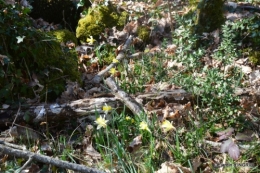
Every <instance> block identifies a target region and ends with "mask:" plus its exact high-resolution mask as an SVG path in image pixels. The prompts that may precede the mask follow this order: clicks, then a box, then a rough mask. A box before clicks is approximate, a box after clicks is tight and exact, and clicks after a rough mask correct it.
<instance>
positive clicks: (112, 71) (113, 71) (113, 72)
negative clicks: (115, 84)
mask: <svg viewBox="0 0 260 173" xmlns="http://www.w3.org/2000/svg"><path fill="white" fill-rule="evenodd" d="M109 72H110V73H111V74H112V75H114V74H115V73H116V72H117V71H116V69H115V68H111V69H110V70H109Z"/></svg>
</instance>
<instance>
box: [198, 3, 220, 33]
mask: <svg viewBox="0 0 260 173" xmlns="http://www.w3.org/2000/svg"><path fill="white" fill-rule="evenodd" d="M223 8H224V0H210V1H208V0H201V1H200V2H199V3H198V6H197V12H196V14H197V18H196V23H195V24H196V26H195V29H194V31H195V33H198V34H201V33H203V32H212V31H214V30H216V29H217V28H220V27H221V25H222V24H223V23H224V22H225V17H224V11H223Z"/></svg>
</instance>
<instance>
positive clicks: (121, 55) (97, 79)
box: [92, 35, 133, 83]
mask: <svg viewBox="0 0 260 173" xmlns="http://www.w3.org/2000/svg"><path fill="white" fill-rule="evenodd" d="M132 39H133V36H132V35H130V36H129V38H128V39H127V40H126V42H125V44H124V45H123V47H122V49H121V50H120V52H119V54H118V55H117V57H116V59H117V60H118V61H121V60H122V59H124V58H125V51H126V49H127V48H128V47H129V46H130V44H131V43H132ZM116 64H117V63H111V64H110V65H109V66H107V67H106V68H105V69H104V70H101V71H100V72H99V73H98V74H97V75H96V76H95V77H94V78H93V79H92V81H93V83H100V81H101V80H102V76H104V74H106V73H107V72H108V71H109V70H110V69H111V68H113V67H115V66H116Z"/></svg>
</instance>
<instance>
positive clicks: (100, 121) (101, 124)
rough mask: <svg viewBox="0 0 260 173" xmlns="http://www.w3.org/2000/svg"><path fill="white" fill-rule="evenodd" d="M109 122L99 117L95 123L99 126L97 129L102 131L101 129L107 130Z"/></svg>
mask: <svg viewBox="0 0 260 173" xmlns="http://www.w3.org/2000/svg"><path fill="white" fill-rule="evenodd" d="M107 122H108V120H105V118H103V117H101V116H100V117H98V118H97V119H96V121H95V123H96V124H97V125H98V126H97V129H100V128H102V127H103V128H106V127H107Z"/></svg>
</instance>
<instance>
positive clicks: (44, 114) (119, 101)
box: [0, 78, 191, 126]
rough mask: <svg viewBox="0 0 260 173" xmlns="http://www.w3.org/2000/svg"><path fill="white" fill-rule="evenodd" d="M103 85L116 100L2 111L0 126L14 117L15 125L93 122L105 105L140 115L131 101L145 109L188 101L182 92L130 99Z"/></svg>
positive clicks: (93, 99)
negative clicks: (156, 102)
mask: <svg viewBox="0 0 260 173" xmlns="http://www.w3.org/2000/svg"><path fill="white" fill-rule="evenodd" d="M106 82H107V84H108V86H109V87H110V88H111V90H112V91H113V93H114V94H115V95H116V97H102V98H86V99H80V100H76V101H72V102H70V103H67V104H57V103H54V104H38V105H32V106H30V107H28V108H21V109H20V111H19V112H18V113H17V109H13V110H12V109H6V110H2V112H1V113H0V126H4V125H8V126H9V125H11V124H12V123H13V121H14V119H15V117H16V123H19V122H21V121H25V117H26V116H27V118H26V119H29V120H31V121H30V122H34V123H40V122H43V121H60V120H66V119H69V118H77V117H87V118H88V119H89V120H95V119H96V115H97V113H98V114H100V115H103V114H104V112H103V111H102V107H103V106H104V105H105V104H107V105H109V106H111V107H113V108H117V107H123V106H124V104H125V105H126V106H127V107H128V108H129V109H130V110H131V111H132V112H133V114H139V113H141V112H143V108H142V105H141V104H139V103H137V102H136V101H135V97H136V98H137V99H138V100H140V99H141V100H142V104H143V105H145V104H146V103H147V102H148V101H150V100H157V99H158V100H159V99H165V100H171V101H172V102H178V103H182V102H183V101H184V100H185V99H186V100H188V98H189V96H191V95H190V94H188V93H187V92H185V91H184V90H180V89H177V90H170V91H161V92H157V93H146V94H143V95H138V96H135V97H133V96H132V97H131V96H130V95H128V94H127V93H125V92H124V91H123V90H121V89H120V88H119V87H118V86H117V85H116V84H115V82H114V81H113V80H112V78H108V79H107V80H106ZM118 91H119V92H118ZM182 99H184V100H182ZM174 100H175V101H174ZM187 102H188V101H187ZM28 117H29V118H28Z"/></svg>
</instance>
